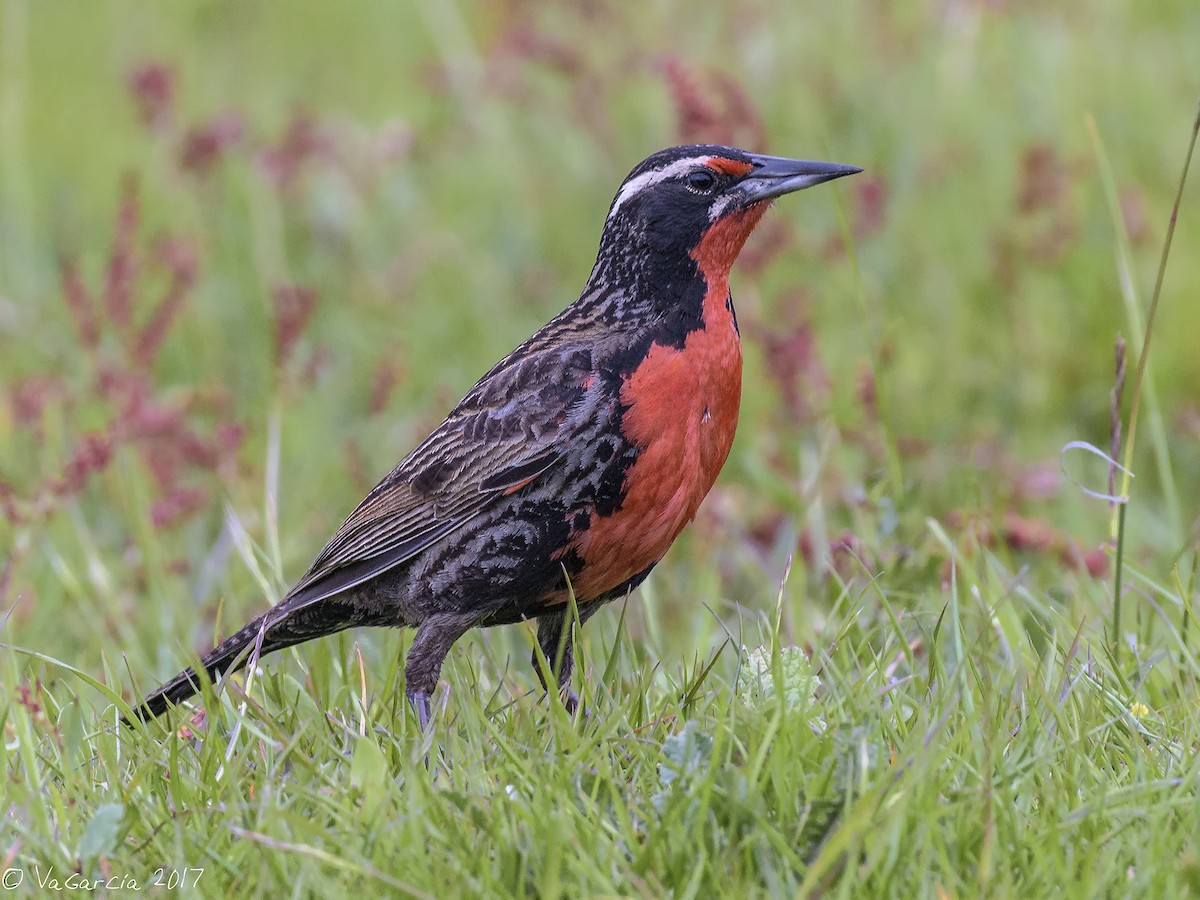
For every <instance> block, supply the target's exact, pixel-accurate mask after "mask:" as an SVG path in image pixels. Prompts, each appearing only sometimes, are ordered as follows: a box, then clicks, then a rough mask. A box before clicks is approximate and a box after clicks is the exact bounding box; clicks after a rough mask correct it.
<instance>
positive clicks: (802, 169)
mask: <svg viewBox="0 0 1200 900" xmlns="http://www.w3.org/2000/svg"><path fill="white" fill-rule="evenodd" d="M750 162H751V163H753V164H754V169H753V170H752V171H751V172H750V173H749V174H747V175H746V176H745V177H744V178H742V180H741V182H740V183H739V184H738V186H737V192H738V193H739V194H740V195H741V198H742V201H743V202H744V203H746V204H750V203H758V202H759V201H760V200H774V199H775V198H776V197H781V196H783V195H784V194H790V193H792V191H802V190H804V189H805V188H810V187H812V186H813V185H817V184H821V183H823V182H826V181H832V180H833V179H835V178H841V177H843V176H845V175H856V174H858V173H859V172H861V171H862V169H860V168H859V167H858V166H843V165H841V164H840V163H827V162H814V161H813V160H810V159H787V158H785V157H782V156H751V157H750Z"/></svg>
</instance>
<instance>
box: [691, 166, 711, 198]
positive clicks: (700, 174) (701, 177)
mask: <svg viewBox="0 0 1200 900" xmlns="http://www.w3.org/2000/svg"><path fill="white" fill-rule="evenodd" d="M716 184H717V176H715V175H714V174H713V173H712V172H710V171H709V170H708V169H693V170H692V171H690V172H688V174H687V186H688V187H690V188H691V189H692V190H693V191H699V192H700V193H701V194H707V193H708V192H709V191H711V190H712V189H713V188H714V187H716Z"/></svg>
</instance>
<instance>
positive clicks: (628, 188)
mask: <svg viewBox="0 0 1200 900" xmlns="http://www.w3.org/2000/svg"><path fill="white" fill-rule="evenodd" d="M710 159H712V156H711V155H709V154H705V155H704V156H689V157H688V158H687V159H677V160H675V162H673V163H667V165H665V166H663V167H662V168H661V169H651V170H650V171H649V172H643V173H642V174H641V175H638V176H637V177H636V178H631V179H629V181H627V182H625V184H623V185H621V190H620V192H618V194H617V199H616V200H614V201H613V205H612V209H611V210H609V213H608V217H609V218H610V219H611V218H612V217H613V216H614V215H616V212H617V210H618V209H620V208H621V204H622V203H624V202H625V201H626V200H628V199H629V198H630V197H632V196H633V195H634V194H637V193H640V192H641V191H643V190H645V189H646V188H648V187H650V186H651V185H655V184H658V183H659V182H660V181H665V180H667V179H668V178H674V177H675V176H676V175H679V174H680V173H682V172H685V171H687V170H688V169H693V168H695V167H696V166H702V165H707V164H708V161H709V160H710Z"/></svg>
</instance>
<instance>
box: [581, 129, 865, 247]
mask: <svg viewBox="0 0 1200 900" xmlns="http://www.w3.org/2000/svg"><path fill="white" fill-rule="evenodd" d="M861 171H862V169H859V168H857V167H855V166H843V165H838V164H836V163H825V162H813V161H811V160H803V159H785V158H782V157H777V156H761V155H759V154H755V153H747V152H746V151H745V150H739V149H737V148H736V147H722V146H720V145H717V144H689V145H685V146H680V147H670V148H668V149H666V150H660V151H659V152H658V153H655V154H653V155H652V156H650V157H647V158H646V159H645V160H643V161H642V162H641V163H639V164H638V165H637V167H636V168H634V170H633V171H632V172H630V173H629V175H628V177H627V178H626V179H625V181H624V182H622V184H621V188H620V190H619V191H617V196H616V197H615V198H614V199H613V202H612V206H611V207H609V211H608V219H607V221H606V222H605V228H604V231H605V236H604V239H603V240H602V243H605V242H607V241H608V239H609V238H610V237H612V238H613V239H615V240H618V241H620V242H621V243H622V244H623V245H624V246H630V245H641V246H643V247H645V248H647V249H654V250H657V251H682V252H684V253H688V252H690V251H691V250H692V249H693V248H695V247H696V246H697V245H698V244H699V242H700V240H701V238H702V237H703V236H704V235H705V233H706V232H708V230H709V229H710V228H711V227H712V226H713V225H714V224H716V223H717V222H719V221H721V220H722V219H725V218H727V217H730V216H733V215H736V214H737V213H740V212H744V211H746V210H747V209H748V208H750V207H752V206H755V205H756V204H764V206H765V204H767V203H768V202H769V201H771V200H774V199H775V198H776V197H780V196H782V195H783V194H788V193H791V192H792V191H799V190H803V189H804V188H807V187H812V186H813V185H817V184H821V183H822V182H825V181H831V180H832V179H834V178H841V177H842V176H843V175H853V174H855V173H856V172H861Z"/></svg>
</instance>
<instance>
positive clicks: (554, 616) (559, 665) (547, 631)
mask: <svg viewBox="0 0 1200 900" xmlns="http://www.w3.org/2000/svg"><path fill="white" fill-rule="evenodd" d="M599 606H600V604H598V603H590V604H588V605H586V606H582V607H580V609H579V624H580V625H581V626H582V625H583V623H584V622H586V621H587V620H588V619H589V618H590V617H591V615H592V613H593V612H595V611H596V610H597V609H598V608H599ZM537 623H538V646H539V647H541V648H542V655H544V656H545V657H546V661H547V662H548V663H550V671H551V672H557V673H558V690H559V692H560V693H561V694H562V695H563V706H564V707H566V710H567V712H568V713H570V714H571V715H575V710H576V709H578V708H579V695H578V694H576V693H575V692H574V691H573V690H571V673H572V672H573V671H574V670H575V644H574V641H573V640H572V635H571V627H570V626H571V624H572V619H571V610H570V608H569V607H568V608H564V609H562V610H561V611H559V610H556V611H554V612H550V613H545V614H544V615H540V616H538V620H537ZM560 653H561V654H562V655H561V657H560V656H559V654H560ZM532 662H533V671H534V672H536V673H537V677H538V681H539V682H541V685H542V690H544V691H546V692H547V693H549V691H550V686H549V685H547V684H546V679H545V676H543V675H542V667H541V666H540V665H538V655H537V651H534V653H533V657H532Z"/></svg>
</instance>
